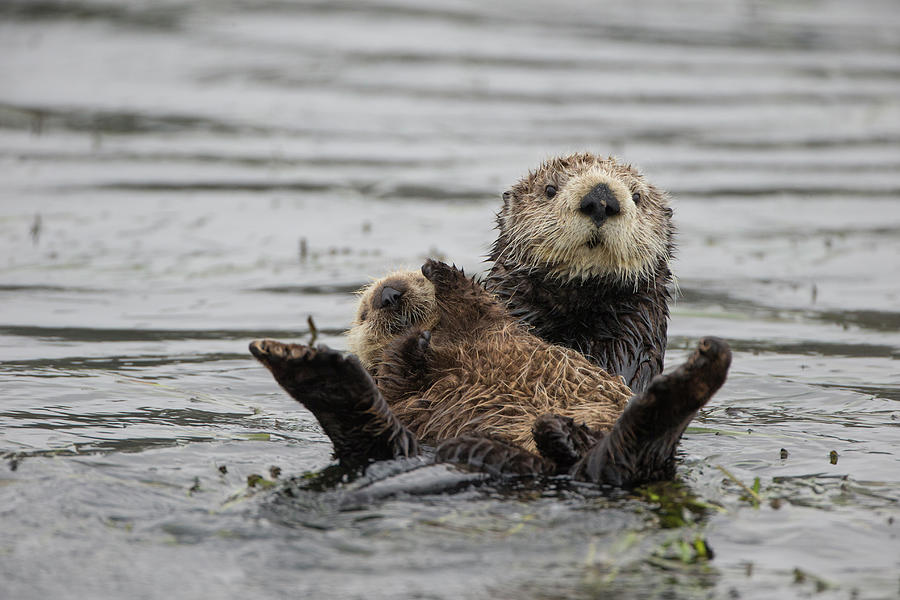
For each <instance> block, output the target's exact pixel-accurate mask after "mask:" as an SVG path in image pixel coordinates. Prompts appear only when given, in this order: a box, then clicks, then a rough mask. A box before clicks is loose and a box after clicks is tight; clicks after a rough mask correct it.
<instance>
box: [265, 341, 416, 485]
mask: <svg viewBox="0 0 900 600" xmlns="http://www.w3.org/2000/svg"><path fill="white" fill-rule="evenodd" d="M250 352H251V353H252V354H253V356H255V357H256V358H257V360H259V361H260V362H261V363H262V364H263V365H265V366H266V367H267V368H268V369H269V370H270V371H271V372H272V375H274V376H275V380H276V381H277V382H278V383H279V384H280V385H281V387H283V388H284V389H285V391H286V392H287V393H288V394H290V395H291V396H292V397H293V398H294V399H295V400H297V401H298V402H300V403H301V404H302V405H303V406H305V407H306V408H307V409H308V410H309V411H310V412H311V413H313V415H314V416H315V417H316V419H317V420H318V421H319V424H320V425H321V426H322V429H324V430H325V433H326V435H328V437H329V438H330V439H331V442H332V444H333V445H334V454H335V456H336V457H337V458H338V460H339V461H340V462H341V465H343V466H346V467H350V468H355V467H358V466H362V465H365V464H368V463H369V462H370V461H372V460H381V459H389V458H397V457H407V456H413V455H415V454H418V452H419V447H418V442H417V440H416V437H415V436H414V435H413V434H412V433H411V432H410V431H409V430H408V429H407V428H406V427H404V426H403V425H402V424H401V423H400V422H399V421H398V420H397V418H396V417H395V416H394V414H393V413H392V412H391V410H390V407H389V406H388V405H387V402H385V400H384V397H383V396H382V395H381V392H380V391H379V390H378V388H377V387H376V386H375V381H374V380H373V379H372V377H371V376H370V375H369V374H368V372H366V370H365V368H364V367H363V366H362V364H361V363H360V362H359V360H358V359H357V358H356V357H355V356H353V355H344V354H342V353H340V352H338V351H336V350H332V349H331V348H329V347H328V346H325V345H319V346H318V347H316V348H311V347H309V346H305V345H303V344H285V343H282V342H278V341H276V340H256V341H254V342H252V343H251V344H250Z"/></svg>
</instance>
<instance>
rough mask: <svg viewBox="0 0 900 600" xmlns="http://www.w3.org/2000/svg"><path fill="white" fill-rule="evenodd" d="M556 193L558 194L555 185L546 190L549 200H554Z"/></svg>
mask: <svg viewBox="0 0 900 600" xmlns="http://www.w3.org/2000/svg"><path fill="white" fill-rule="evenodd" d="M556 192H557V189H556V186H555V185H548V186H547V187H545V188H544V193H545V194H546V195H547V197H548V198H552V197H553V196H555V195H556Z"/></svg>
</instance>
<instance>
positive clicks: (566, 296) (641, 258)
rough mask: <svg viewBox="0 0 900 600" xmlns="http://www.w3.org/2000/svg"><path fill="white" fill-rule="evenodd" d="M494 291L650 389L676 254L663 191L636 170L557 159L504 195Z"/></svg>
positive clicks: (490, 278) (523, 316) (555, 337)
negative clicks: (672, 265) (672, 263)
mask: <svg viewBox="0 0 900 600" xmlns="http://www.w3.org/2000/svg"><path fill="white" fill-rule="evenodd" d="M497 229H498V230H499V233H498V235H497V239H496V241H495V242H494V245H493V247H492V250H491V253H490V256H489V260H491V261H493V265H492V267H491V269H490V272H489V273H488V275H487V277H486V278H485V281H484V285H485V287H486V288H487V289H488V290H489V291H491V292H493V293H494V294H496V295H497V296H498V297H499V298H500V299H502V300H503V301H504V302H505V303H506V304H507V306H508V308H509V310H510V312H511V313H512V314H513V315H514V316H515V317H516V318H518V319H519V320H520V321H523V322H525V323H527V324H528V325H530V326H531V327H532V328H533V332H534V333H535V334H536V335H538V336H539V337H541V338H542V339H544V340H546V341H548V342H551V343H554V344H560V345H563V346H567V347H569V348H572V349H574V350H577V351H579V352H581V353H582V354H584V355H585V356H586V357H587V358H588V359H589V360H591V361H592V362H594V363H595V364H597V365H598V366H600V367H601V368H603V369H605V370H607V371H608V372H610V373H615V374H619V375H622V376H623V377H624V378H625V380H626V382H627V383H628V384H629V385H630V386H631V387H632V389H634V390H635V391H640V390H643V389H644V388H645V387H646V386H647V384H648V383H649V382H650V380H651V379H652V378H653V377H654V376H655V375H657V374H659V373H660V372H662V368H663V353H664V352H665V347H666V338H667V335H666V331H667V321H668V316H669V310H668V302H669V300H670V299H671V292H670V290H669V287H670V285H671V284H672V274H671V271H670V269H669V262H670V260H671V258H672V254H673V250H674V241H673V238H674V227H673V225H672V209H671V208H670V207H669V203H668V197H667V195H666V193H665V192H664V191H662V190H661V189H659V188H657V187H655V186H654V185H652V184H651V183H649V182H648V181H647V180H646V179H645V178H644V176H643V175H642V174H641V173H640V171H638V170H637V169H635V168H634V167H632V166H631V165H628V164H624V163H621V162H619V161H617V160H616V159H615V158H612V157H606V158H603V157H599V156H596V155H593V154H587V153H581V154H571V155H569V156H564V157H559V158H554V159H551V160H548V161H547V162H545V163H544V164H542V165H541V166H540V167H538V169H537V170H535V171H532V172H530V173H528V175H526V176H525V177H523V178H522V179H521V180H519V181H518V182H517V183H516V184H515V185H513V186H512V188H510V189H509V190H508V191H507V192H505V193H504V194H503V206H502V208H501V209H500V212H499V213H498V215H497Z"/></svg>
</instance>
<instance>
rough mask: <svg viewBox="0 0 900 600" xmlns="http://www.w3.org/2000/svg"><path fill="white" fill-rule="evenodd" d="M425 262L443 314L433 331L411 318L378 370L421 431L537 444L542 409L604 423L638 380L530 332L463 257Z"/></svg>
mask: <svg viewBox="0 0 900 600" xmlns="http://www.w3.org/2000/svg"><path fill="white" fill-rule="evenodd" d="M422 271H423V273H424V274H425V276H426V278H427V279H428V280H429V281H431V283H432V284H434V290H435V300H436V306H437V312H438V320H437V323H436V325H434V327H433V328H432V329H431V330H430V334H431V335H430V338H429V335H428V333H424V334H423V328H421V327H418V328H417V327H412V328H410V330H409V331H408V332H407V333H406V334H405V335H400V336H398V337H397V338H396V339H394V340H393V341H392V342H391V343H389V344H388V345H387V346H386V348H385V351H384V355H383V357H382V360H381V363H380V364H379V366H378V368H377V376H376V381H377V383H378V387H379V389H380V390H381V391H382V393H383V394H384V397H385V399H386V400H387V402H388V404H389V405H390V407H391V410H392V411H393V413H394V414H395V415H396V416H397V418H399V420H400V421H401V422H402V423H403V424H404V425H406V426H407V427H408V428H409V429H410V430H411V431H412V432H413V433H415V434H416V435H417V436H418V437H419V438H420V439H421V440H422V441H424V442H426V443H435V442H437V441H440V440H444V439H448V438H452V437H456V436H459V435H463V434H471V433H478V434H490V435H492V436H496V437H499V438H502V439H505V440H507V441H509V442H512V443H514V444H517V445H519V446H521V447H523V448H526V449H528V450H531V451H534V450H535V449H536V447H535V443H534V438H533V435H532V427H533V426H534V423H535V420H536V419H537V418H538V417H540V416H541V415H544V414H546V413H551V412H552V413H555V414H557V415H561V416H564V417H571V418H572V419H574V420H575V421H576V422H579V423H581V422H583V423H586V424H587V425H588V426H589V427H591V428H592V429H600V430H604V429H609V428H610V427H611V426H612V424H613V423H614V422H615V420H616V418H617V417H618V416H619V415H620V414H621V413H622V410H623V409H624V407H625V404H626V402H627V401H628V399H629V398H630V397H631V390H630V389H629V388H628V387H627V386H626V385H625V384H624V383H623V382H622V379H621V378H620V377H616V376H611V375H608V374H607V373H606V372H604V371H602V370H600V369H598V368H597V367H596V366H595V365H593V364H591V363H590V362H589V361H587V360H586V359H585V358H584V357H583V356H581V355H580V354H578V353H577V352H575V351H573V350H570V349H567V348H563V347H560V346H554V345H551V344H549V343H547V342H545V341H543V340H541V339H540V338H538V337H536V336H534V335H532V334H531V333H530V332H529V331H528V330H527V329H526V327H525V326H523V325H521V324H519V323H517V322H516V321H515V320H514V319H513V318H512V317H511V316H510V315H509V313H508V312H507V310H506V307H505V306H503V305H502V304H501V303H499V302H498V301H497V300H496V299H495V298H494V297H493V296H492V295H491V294H490V293H488V292H486V291H485V290H484V288H482V287H481V285H479V284H478V283H476V282H474V281H473V280H471V279H469V278H467V277H466V276H465V274H464V273H463V272H462V271H460V270H458V269H456V268H455V267H449V266H447V265H444V264H442V263H438V262H435V261H429V262H427V263H426V264H425V266H423V268H422Z"/></svg>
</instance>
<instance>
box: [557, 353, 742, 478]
mask: <svg viewBox="0 0 900 600" xmlns="http://www.w3.org/2000/svg"><path fill="white" fill-rule="evenodd" d="M730 365H731V350H730V348H729V347H728V344H727V343H726V342H725V341H724V340H722V339H719V338H715V337H707V338H703V339H702V340H700V343H699V344H698V346H697V349H696V350H695V351H694V353H693V354H691V356H690V357H689V358H688V359H687V361H686V362H685V363H684V364H682V365H681V366H679V367H678V368H677V369H675V370H674V371H672V372H671V373H667V374H663V375H657V376H656V377H655V378H654V379H653V380H652V381H651V382H650V385H649V386H648V387H647V389H646V390H645V391H644V392H643V393H641V394H638V395H636V396H635V397H634V398H632V399H631V401H630V402H629V403H628V406H626V407H625V411H624V412H623V413H622V415H621V416H620V417H619V419H618V420H617V421H616V423H615V425H614V426H613V429H612V430H611V431H610V432H609V433H608V434H607V435H606V436H605V437H604V438H603V440H601V441H600V442H599V443H598V444H597V445H596V446H594V448H592V449H591V450H590V451H589V452H588V453H587V454H586V455H585V456H584V458H582V459H581V460H580V461H579V462H578V463H577V464H576V465H575V466H574V467H573V469H572V475H573V477H575V478H576V479H582V480H587V481H592V482H595V483H606V484H611V485H615V486H619V487H633V486H635V485H639V484H642V483H647V482H651V481H660V480H663V479H671V478H672V477H673V476H674V475H675V449H676V448H677V446H678V442H679V440H680V439H681V434H682V433H684V430H685V428H687V426H688V424H689V423H690V422H691V421H692V420H693V418H694V416H695V415H696V414H697V411H698V410H700V408H702V407H703V405H705V404H706V402H707V401H708V400H709V399H710V398H711V397H712V395H713V394H714V393H715V392H716V391H717V390H718V389H719V388H720V387H721V386H722V384H723V383H724V382H725V377H726V375H727V374H728V367H729V366H730Z"/></svg>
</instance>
